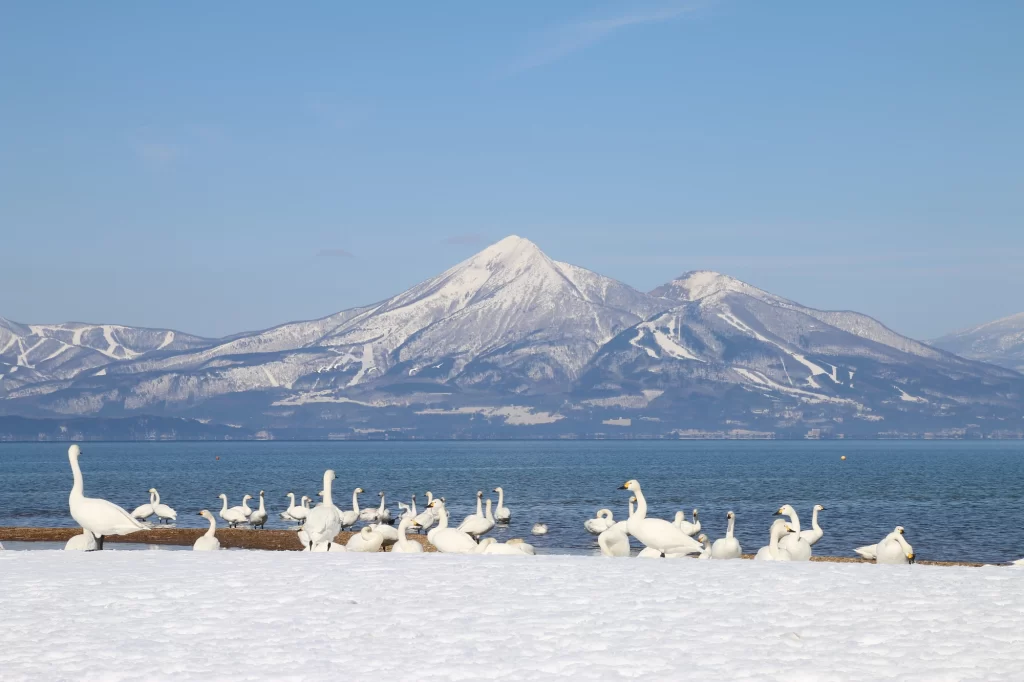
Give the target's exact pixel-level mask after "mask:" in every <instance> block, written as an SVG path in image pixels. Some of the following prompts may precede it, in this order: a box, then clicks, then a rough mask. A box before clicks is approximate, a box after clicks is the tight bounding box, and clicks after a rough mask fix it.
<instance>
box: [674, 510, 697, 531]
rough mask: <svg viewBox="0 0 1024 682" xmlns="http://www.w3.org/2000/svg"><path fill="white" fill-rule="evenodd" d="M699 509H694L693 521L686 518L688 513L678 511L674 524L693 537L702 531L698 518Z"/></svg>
mask: <svg viewBox="0 0 1024 682" xmlns="http://www.w3.org/2000/svg"><path fill="white" fill-rule="evenodd" d="M697 517H698V513H697V510H696V509H694V510H693V523H691V522H689V521H687V520H686V515H685V514H683V512H682V511H677V512H676V518H675V520H674V521H673V522H672V525H673V526H675V527H676V528H678V529H679V530H681V531H683V532H684V533H686V534H687V535H689V536H690V537H691V538H692V537H694V536H696V535H697V534H698V533H700V519H698V518H697Z"/></svg>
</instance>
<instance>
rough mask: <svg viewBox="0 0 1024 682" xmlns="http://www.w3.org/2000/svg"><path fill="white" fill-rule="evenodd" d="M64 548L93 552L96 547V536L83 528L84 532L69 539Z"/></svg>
mask: <svg viewBox="0 0 1024 682" xmlns="http://www.w3.org/2000/svg"><path fill="white" fill-rule="evenodd" d="M64 549H65V550H66V551H67V550H71V551H78V552H92V551H94V550H95V549H97V547H96V536H95V535H93V534H92V533H90V532H89V531H87V530H86V529H84V528H83V529H82V532H81V533H79V534H78V535H75V536H73V537H71V538H69V539H68V541H67V544H65V545H64Z"/></svg>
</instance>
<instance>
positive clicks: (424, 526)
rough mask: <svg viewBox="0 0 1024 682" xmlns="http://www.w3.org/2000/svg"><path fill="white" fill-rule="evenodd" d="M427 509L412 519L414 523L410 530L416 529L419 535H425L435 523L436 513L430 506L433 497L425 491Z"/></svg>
mask: <svg viewBox="0 0 1024 682" xmlns="http://www.w3.org/2000/svg"><path fill="white" fill-rule="evenodd" d="M427 500H428V502H427V507H426V508H425V509H424V510H423V511H422V512H420V513H419V514H417V515H416V516H414V517H413V521H414V522H415V523H413V524H412V526H411V527H412V528H418V529H419V530H420V532H421V533H425V532H427V531H428V530H430V527H431V526H433V525H434V524H435V523H437V511H436V510H435V509H434V508H432V507H431V506H430V505H431V504H433V502H434V496H433V495H432V494H431V493H430V491H429V490H428V491H427Z"/></svg>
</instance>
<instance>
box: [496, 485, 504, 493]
mask: <svg viewBox="0 0 1024 682" xmlns="http://www.w3.org/2000/svg"><path fill="white" fill-rule="evenodd" d="M494 492H496V493H503V492H505V491H504V490H502V489H501V486H500V485H499V486H498V487H497V488H495V489H494Z"/></svg>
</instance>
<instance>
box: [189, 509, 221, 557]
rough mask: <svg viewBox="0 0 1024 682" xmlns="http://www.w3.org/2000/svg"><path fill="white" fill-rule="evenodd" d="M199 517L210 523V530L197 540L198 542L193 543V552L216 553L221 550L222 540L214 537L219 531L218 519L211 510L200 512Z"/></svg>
mask: <svg viewBox="0 0 1024 682" xmlns="http://www.w3.org/2000/svg"><path fill="white" fill-rule="evenodd" d="M199 516H202V517H203V518H204V519H206V520H207V521H209V522H210V529H209V530H207V531H206V532H205V533H203V534H202V535H200V536H199V537H198V538H196V541H195V542H194V543H192V551H194V552H216V551H217V550H218V549H220V540H218V539H217V536H216V535H214V532H216V530H217V519H215V518H214V517H213V514H211V513H210V510H209V509H204V510H203V511H201V512H199Z"/></svg>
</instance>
